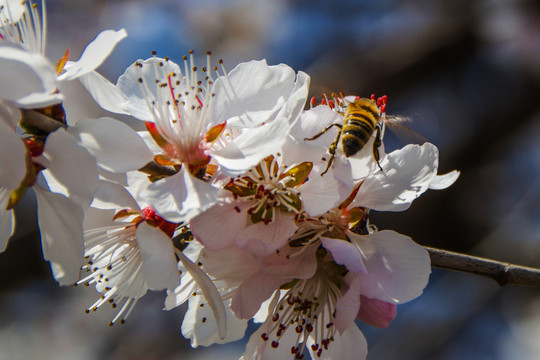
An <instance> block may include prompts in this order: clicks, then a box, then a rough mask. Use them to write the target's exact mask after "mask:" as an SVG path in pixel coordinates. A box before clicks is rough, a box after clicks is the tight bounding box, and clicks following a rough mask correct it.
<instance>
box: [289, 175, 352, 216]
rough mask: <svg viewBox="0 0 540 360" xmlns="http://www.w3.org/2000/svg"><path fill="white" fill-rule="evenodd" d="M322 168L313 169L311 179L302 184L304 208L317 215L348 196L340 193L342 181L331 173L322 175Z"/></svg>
mask: <svg viewBox="0 0 540 360" xmlns="http://www.w3.org/2000/svg"><path fill="white" fill-rule="evenodd" d="M316 170H320V169H315V171H313V170H312V172H311V174H309V180H308V181H307V182H306V183H305V184H303V185H302V186H300V188H299V190H300V194H301V198H302V205H303V206H304V210H306V212H307V213H308V214H309V215H311V216H316V215H320V214H322V213H325V212H326V211H328V210H330V209H333V208H334V207H336V206H337V205H339V204H340V203H341V202H342V201H343V200H345V198H346V196H344V197H343V198H342V196H341V195H340V189H341V188H340V182H339V181H337V180H336V179H335V178H334V177H332V176H330V175H326V174H325V175H324V176H321V175H320V171H319V172H318V171H316Z"/></svg>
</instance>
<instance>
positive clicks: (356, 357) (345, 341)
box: [307, 324, 368, 360]
mask: <svg viewBox="0 0 540 360" xmlns="http://www.w3.org/2000/svg"><path fill="white" fill-rule="evenodd" d="M307 343H308V346H307V348H308V349H309V352H310V354H311V358H312V359H320V360H337V359H339V360H365V359H366V356H367V353H368V345H367V341H366V338H365V337H364V334H362V332H361V331H360V329H358V326H356V325H355V324H351V326H349V328H348V329H347V330H346V331H345V332H344V333H343V334H341V335H336V336H335V337H334V341H332V342H331V343H330V344H329V345H328V350H323V351H322V353H321V356H320V357H319V356H317V355H316V354H315V352H313V350H311V345H312V344H313V341H312V340H311V338H309V340H308V342H307Z"/></svg>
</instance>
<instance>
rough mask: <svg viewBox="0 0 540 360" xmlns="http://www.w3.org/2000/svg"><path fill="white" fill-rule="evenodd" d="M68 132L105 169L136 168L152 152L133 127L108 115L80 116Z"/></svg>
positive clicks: (144, 163) (150, 159)
mask: <svg viewBox="0 0 540 360" xmlns="http://www.w3.org/2000/svg"><path fill="white" fill-rule="evenodd" d="M69 132H70V133H71V134H72V135H73V136H75V137H76V138H77V139H78V140H79V142H80V143H81V144H82V146H84V148H85V149H86V150H88V152H89V153H90V154H92V156H94V157H95V158H96V160H97V162H98V164H99V166H101V167H102V168H103V169H105V170H107V171H111V172H116V173H125V172H127V171H130V170H137V169H139V168H141V167H143V166H144V165H146V164H147V163H148V162H150V161H152V159H153V156H154V154H153V153H152V152H151V151H150V149H148V147H147V146H146V144H145V143H144V141H143V139H141V138H140V136H139V135H138V134H137V132H136V131H134V130H133V129H132V128H130V127H129V126H127V125H126V124H124V123H122V122H120V121H118V120H115V119H112V118H100V119H82V120H79V121H78V122H77V123H76V124H75V126H72V127H70V128H69Z"/></svg>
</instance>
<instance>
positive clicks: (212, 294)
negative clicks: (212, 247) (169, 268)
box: [178, 252, 227, 339]
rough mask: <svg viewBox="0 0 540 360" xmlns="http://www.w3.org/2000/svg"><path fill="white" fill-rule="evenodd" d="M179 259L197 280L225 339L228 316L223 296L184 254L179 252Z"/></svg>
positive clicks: (219, 332)
mask: <svg viewBox="0 0 540 360" xmlns="http://www.w3.org/2000/svg"><path fill="white" fill-rule="evenodd" d="M178 257H179V258H180V261H181V262H182V265H183V266H184V267H185V268H186V270H187V271H188V272H189V273H190V275H191V276H192V277H193V280H195V282H196V283H197V285H199V288H200V290H201V291H202V293H203V295H204V297H205V299H206V301H208V305H210V308H211V309H212V313H213V314H214V318H215V319H216V322H217V328H218V336H219V338H220V339H225V337H226V336H227V315H226V311H225V306H224V305H223V301H222V300H221V296H220V295H219V292H218V291H217V289H216V287H215V285H214V283H213V282H212V280H210V278H209V277H208V275H206V273H205V272H204V271H202V270H201V269H200V268H199V267H198V266H197V265H195V264H194V263H193V262H191V260H189V259H188V258H187V257H186V256H185V255H184V254H182V253H181V252H178Z"/></svg>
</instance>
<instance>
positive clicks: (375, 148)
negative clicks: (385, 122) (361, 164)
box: [373, 126, 384, 172]
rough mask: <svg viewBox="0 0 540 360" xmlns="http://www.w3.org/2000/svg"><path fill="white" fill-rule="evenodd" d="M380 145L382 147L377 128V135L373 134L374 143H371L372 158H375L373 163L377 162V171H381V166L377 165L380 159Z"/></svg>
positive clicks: (379, 128) (378, 127) (379, 131)
mask: <svg viewBox="0 0 540 360" xmlns="http://www.w3.org/2000/svg"><path fill="white" fill-rule="evenodd" d="M381 145H382V139H381V127H380V126H377V134H375V141H373V157H374V158H375V161H376V162H377V166H378V167H379V169H381V171H383V169H382V167H381V164H380V163H379V160H380V159H381V155H380V154H379V148H380V147H381ZM383 172H384V171H383Z"/></svg>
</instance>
